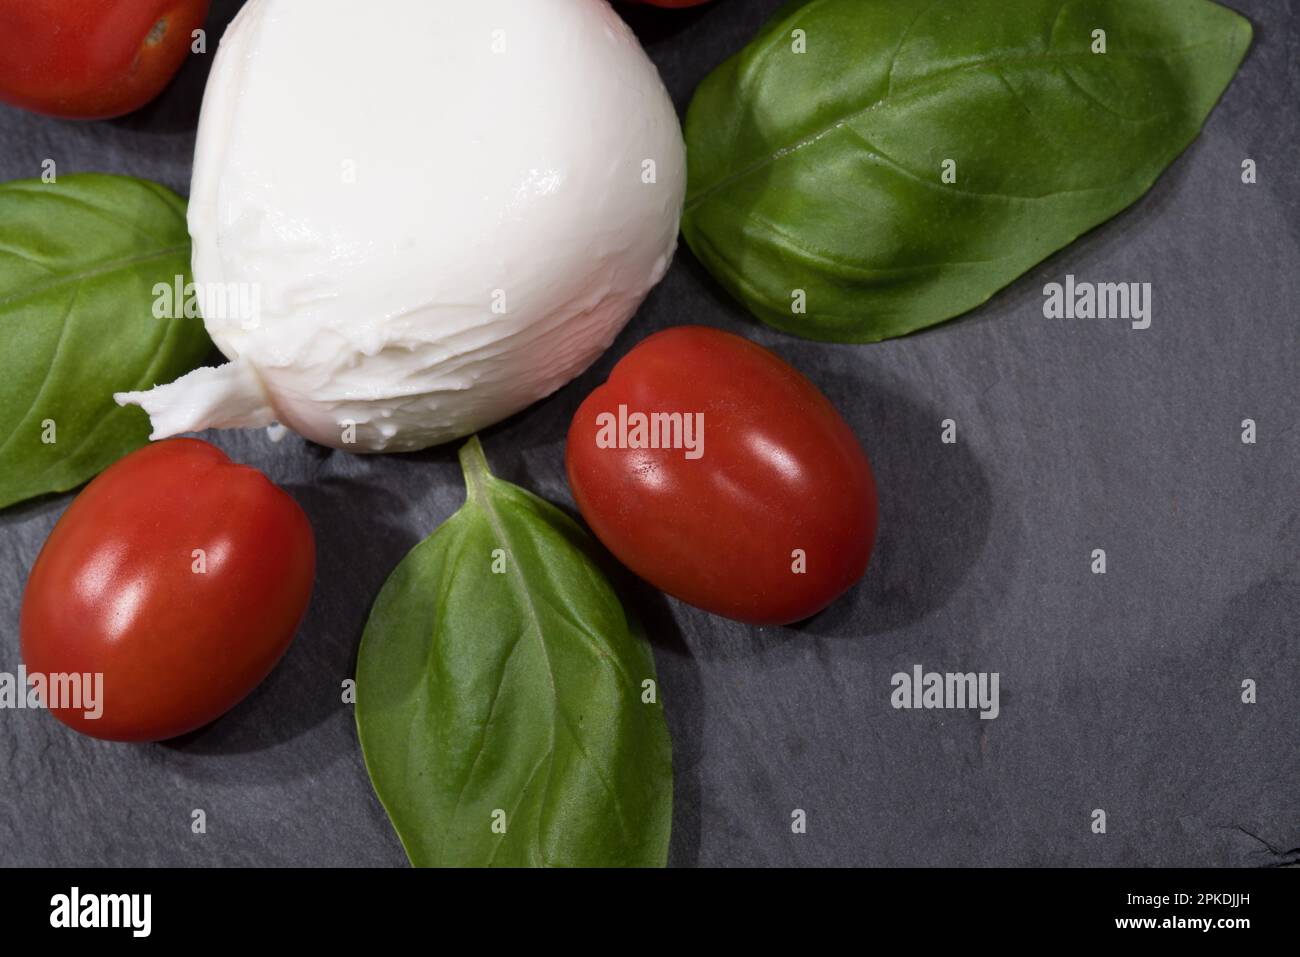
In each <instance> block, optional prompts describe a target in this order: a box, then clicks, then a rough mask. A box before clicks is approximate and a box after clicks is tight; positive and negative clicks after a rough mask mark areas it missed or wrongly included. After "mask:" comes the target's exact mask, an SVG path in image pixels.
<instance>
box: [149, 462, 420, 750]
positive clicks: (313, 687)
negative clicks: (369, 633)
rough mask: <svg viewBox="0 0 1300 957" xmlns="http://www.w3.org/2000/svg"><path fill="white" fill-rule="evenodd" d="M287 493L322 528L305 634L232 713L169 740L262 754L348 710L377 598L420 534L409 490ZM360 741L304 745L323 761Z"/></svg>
mask: <svg viewBox="0 0 1300 957" xmlns="http://www.w3.org/2000/svg"><path fill="white" fill-rule="evenodd" d="M286 491H288V492H289V494H290V495H292V496H293V497H294V499H296V500H297V502H298V503H299V504H300V505H301V506H302V507H303V510H304V511H305V512H306V513H307V516H308V518H310V519H311V523H312V528H313V530H314V531H315V533H316V561H317V565H316V584H315V587H314V589H313V591H312V597H311V604H310V605H309V607H308V609H307V615H306V617H305V618H304V619H303V623H302V627H301V628H299V629H298V634H297V637H295V639H294V642H293V644H292V645H291V646H290V648H289V651H288V653H287V654H286V655H285V656H284V659H283V660H281V662H280V663H279V664H278V665H277V666H276V667H275V669H274V670H273V671H272V672H271V674H270V676H269V677H268V678H267V679H266V681H264V682H263V683H262V684H261V685H259V686H258V687H257V689H256V690H255V691H254V692H253V693H252V694H251V695H249V696H248V697H247V698H246V699H245V700H244V701H243V702H241V703H240V704H239V705H238V706H236V707H235V709H234V710H232V711H231V712H229V713H228V714H226V715H225V716H223V717H221V718H219V719H218V720H217V721H215V722H213V723H212V724H210V725H208V726H207V727H205V728H201V729H200V730H198V731H195V732H192V733H191V734H188V735H184V736H182V737H180V738H176V739H173V740H172V741H169V742H167V743H166V746H167V747H170V748H175V749H177V750H181V751H185V752H188V753H192V754H239V753H245V752H250V751H260V750H263V749H265V748H270V747H273V746H275V745H278V744H281V743H283V742H285V741H288V740H290V739H292V738H296V737H298V736H299V735H301V734H303V733H305V732H306V731H308V730H310V729H311V728H313V727H315V726H316V725H318V724H320V723H321V722H323V721H325V720H326V719H328V718H330V717H331V716H333V715H335V714H338V713H340V712H344V711H346V713H347V714H348V715H349V718H350V716H351V714H352V709H351V706H350V705H345V704H344V703H343V701H342V693H343V687H342V683H343V681H344V680H345V679H347V678H352V677H354V676H355V674H356V659H357V651H358V649H359V647H360V643H361V635H362V633H363V632H364V630H365V625H366V620H367V618H368V617H369V615H370V608H371V605H372V604H373V603H374V600H375V598H376V597H377V596H378V594H379V590H380V589H381V588H382V587H383V584H384V582H385V581H386V580H387V579H388V576H389V574H390V573H391V572H392V570H393V569H394V568H396V567H397V565H398V563H399V562H400V561H401V560H402V558H403V557H405V555H406V553H407V552H409V551H410V550H411V549H412V548H413V547H415V544H416V542H417V541H418V539H417V537H416V536H415V534H414V533H413V532H412V531H411V529H410V528H408V527H406V525H405V524H404V523H403V522H402V519H401V513H402V511H403V510H404V505H403V502H402V500H401V497H400V496H399V495H397V494H395V493H393V492H391V491H389V490H387V489H385V488H382V487H380V486H377V485H368V484H365V483H362V482H358V481H355V480H352V479H342V478H329V479H323V480H320V481H317V482H315V483H314V484H310V485H291V486H287V487H286ZM349 748H355V735H351V736H342V737H341V738H339V739H337V740H336V742H335V744H334V746H333V750H331V751H329V752H328V753H320V752H319V751H318V749H316V748H310V749H301V750H300V751H299V752H297V753H299V754H302V755H309V756H310V757H311V760H312V762H313V763H314V764H316V765H322V766H323V765H325V764H328V763H330V762H332V761H333V760H334V759H335V758H337V757H340V756H342V755H344V754H345V753H346V752H347V750H348V749H349Z"/></svg>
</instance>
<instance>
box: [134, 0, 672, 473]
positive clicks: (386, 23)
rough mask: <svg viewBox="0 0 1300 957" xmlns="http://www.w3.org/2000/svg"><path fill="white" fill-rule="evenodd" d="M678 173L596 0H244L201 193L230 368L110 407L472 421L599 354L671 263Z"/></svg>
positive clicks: (645, 82) (214, 327) (653, 88)
mask: <svg viewBox="0 0 1300 957" xmlns="http://www.w3.org/2000/svg"><path fill="white" fill-rule="evenodd" d="M685 178H686V171H685V147H684V145H683V143H682V135H681V128H680V125H679V123H678V120H677V116H676V113H675V111H674V109H673V105H672V103H671V101H670V100H669V97H668V94H667V92H666V91H665V89H664V87H663V84H662V82H661V81H660V79H659V75H658V73H657V72H656V70H655V67H654V65H653V64H652V63H651V62H650V60H649V59H648V58H647V57H646V55H645V53H644V51H643V50H642V49H641V47H640V45H639V44H638V42H637V40H636V38H635V37H634V36H633V34H632V33H631V31H630V30H629V29H628V28H627V27H626V26H625V25H624V23H623V22H622V20H620V19H619V17H618V16H617V14H615V13H614V12H613V11H612V9H611V8H610V6H609V5H608V3H606V2H605V0H473V2H461V3H451V2H430V0H383V2H372V3H357V2H356V0H249V2H248V3H247V4H246V5H245V6H244V8H243V9H242V11H241V12H240V14H239V15H238V17H237V18H236V19H235V21H234V22H233V23H232V24H231V26H230V29H229V30H228V31H227V33H226V35H225V37H224V38H223V39H222V42H221V47H220V50H219V52H218V54H217V57H216V61H215V63H214V64H213V70H212V75H211V77H210V79H209V81H208V87H207V90H206V93H205V95H204V101H203V110H202V115H201V118H200V123H199V133H198V143H197V148H196V156H195V163H194V178H193V183H192V190H191V194H192V195H191V198H190V207H189V227H190V234H191V236H192V238H193V241H194V261H193V265H194V278H195V283H196V286H197V291H198V294H199V296H200V301H201V302H202V303H203V305H204V322H205V324H206V326H207V329H208V331H209V333H210V334H211V336H212V338H213V340H214V341H215V342H216V344H217V346H218V347H219V348H220V349H221V351H222V352H223V353H225V355H226V356H227V357H228V358H229V359H230V360H231V361H230V362H229V363H228V364H225V365H222V366H219V367H217V368H215V369H200V370H198V371H196V372H193V373H191V374H190V375H188V376H185V377H183V378H181V379H179V380H177V381H176V382H174V383H172V384H170V385H166V386H161V387H159V388H155V389H152V390H150V391H148V392H142V393H140V392H133V393H123V394H120V395H119V396H117V399H118V401H119V402H120V403H122V404H128V403H134V404H138V405H141V406H143V407H144V408H145V410H146V411H147V412H149V414H150V417H151V419H152V422H153V426H154V432H153V437H154V438H163V437H166V436H169V435H175V434H178V433H181V432H191V431H198V430H201V429H205V428H214V427H215V428H223V427H250V426H259V425H267V424H270V423H272V422H278V423H282V424H283V425H287V426H288V427H290V428H292V429H293V430H295V431H297V432H299V433H301V434H302V435H304V436H306V437H307V438H309V439H312V440H314V441H316V442H320V443H322V444H325V445H330V446H334V447H337V448H346V449H350V450H352V451H407V450H413V449H419V448H424V447H426V446H430V445H435V444H437V443H440V442H446V441H449V440H451V439H455V438H458V437H461V436H464V435H468V434H470V433H472V432H475V431H477V430H478V429H481V428H483V427H485V426H487V425H490V424H492V423H493V422H496V421H498V420H500V419H502V418H505V417H506V416H508V415H511V414H512V413H514V412H517V411H519V410H520V409H522V408H524V407H525V406H527V405H529V404H531V403H533V402H535V401H537V400H538V399H540V398H542V397H544V396H546V395H548V394H550V393H551V392H553V391H554V390H555V389H557V388H559V387H560V386H562V385H564V384H565V383H566V382H568V381H569V380H571V379H572V378H573V377H574V376H576V375H578V374H579V373H580V372H582V371H583V370H584V369H585V368H586V367H587V366H588V365H590V364H591V363H592V362H593V361H594V360H595V359H596V358H597V357H598V356H599V355H600V354H601V353H602V352H603V351H604V350H605V349H607V348H608V347H609V345H610V344H611V343H612V341H613V340H614V337H615V336H616V335H617V334H618V332H619V331H620V330H621V329H622V328H623V326H624V325H625V324H626V322H627V321H628V319H629V318H630V317H631V315H632V313H633V312H634V311H635V310H636V308H637V307H638V306H639V304H640V303H641V301H642V300H643V299H644V297H645V295H646V293H647V292H648V291H649V290H650V289H651V287H653V286H654V285H655V284H656V283H657V282H658V281H659V280H660V279H661V278H662V277H663V275H664V273H665V271H666V270H667V268H668V264H669V261H670V259H671V257H672V254H673V251H674V249H675V248H676V243H677V231H678V225H679V218H680V213H681V206H682V199H683V195H684V191H685Z"/></svg>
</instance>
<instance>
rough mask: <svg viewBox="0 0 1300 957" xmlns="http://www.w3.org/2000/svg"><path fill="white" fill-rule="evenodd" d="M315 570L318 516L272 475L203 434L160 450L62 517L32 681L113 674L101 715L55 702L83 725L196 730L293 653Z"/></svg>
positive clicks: (141, 731)
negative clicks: (235, 458)
mask: <svg viewBox="0 0 1300 957" xmlns="http://www.w3.org/2000/svg"><path fill="white" fill-rule="evenodd" d="M315 569H316V546H315V540H314V538H313V536H312V531H311V525H310V524H309V523H308V521H307V516H306V515H305V514H304V513H303V510H302V509H301V508H300V507H299V506H298V504H297V503H296V502H295V501H294V500H293V499H292V498H290V497H289V496H288V495H287V494H286V493H285V492H283V491H282V490H281V489H279V488H277V487H276V486H275V485H273V484H271V482H270V481H269V480H268V479H267V478H266V476H264V475H263V474H262V473H261V472H259V471H257V470H256V469H252V468H247V467H245V466H242V465H236V464H235V463H233V462H231V461H230V459H228V458H227V457H226V455H225V453H223V452H222V451H221V450H220V449H217V448H215V447H214V446H211V445H209V444H208V443H206V442H200V441H198V440H196V439H171V440H168V441H166V442H159V443H156V444H154V445H148V446H145V447H144V448H142V449H140V450H139V451H137V452H133V453H132V454H130V455H128V456H127V457H126V458H124V459H122V460H120V461H119V462H117V463H116V464H114V465H112V466H110V467H109V468H108V469H106V470H105V471H104V472H103V473H102V474H100V476H99V477H98V478H96V479H95V480H94V481H93V482H91V483H90V484H89V485H88V486H86V488H85V490H84V491H82V493H81V494H80V495H78V496H77V498H76V500H74V501H73V503H72V505H71V506H69V508H68V510H67V511H66V512H64V514H63V517H62V518H60V519H59V521H58V524H56V525H55V526H54V531H53V532H51V533H50V537H49V539H48V540H47V541H46V543H45V547H44V548H43V549H42V550H41V553H40V555H39V556H38V557H37V559H36V564H35V565H34V566H33V567H32V573H31V576H30V577H29V578H28V579H27V590H26V592H25V593H24V594H23V607H22V615H21V619H20V623H19V632H20V635H21V640H22V653H23V662H24V663H25V665H26V666H27V670H28V674H29V676H30V675H31V674H33V673H41V674H45V675H70V674H78V675H94V674H96V673H101V674H102V675H103V678H102V700H101V704H102V714H101V715H100V716H99V717H98V718H90V717H87V716H86V710H87V709H86V708H84V707H81V708H78V707H69V706H67V705H68V704H69V701H68V700H67V699H60V700H58V701H46V702H45V704H47V706H50V710H51V711H52V712H53V714H54V715H55V717H57V718H58V719H59V720H60V721H62V722H63V723H64V724H66V725H68V726H69V727H72V728H74V729H76V730H77V731H80V732H82V733H83V734H88V735H90V736H92V737H96V738H107V739H110V740H114V741H157V740H162V739H164V738H170V737H174V736H176V735H178V734H184V733H185V732H187V731H192V730H194V729H195V728H198V727H201V726H203V725H204V724H207V723H208V722H209V721H212V720H213V719H214V718H216V717H218V716H219V715H221V714H223V713H224V712H226V711H228V710H229V709H230V708H232V707H234V705H235V704H236V703H238V702H239V701H240V700H241V699H242V698H243V697H244V696H245V695H247V694H248V693H249V692H250V691H252V690H253V688H254V687H256V686H257V684H258V683H259V682H260V681H261V680H262V679H263V678H265V677H266V676H267V674H268V673H269V672H270V671H271V668H272V667H274V665H275V663H276V662H277V661H279V660H280V657H281V656H282V655H283V654H284V653H285V651H286V650H287V649H288V647H289V644H290V642H291V641H292V639H293V635H294V632H295V631H296V630H297V628H298V625H299V623H300V622H301V620H302V616H303V613H304V612H305V610H306V608H307V599H308V597H309V596H310V594H311V586H312V578H313V577H314V575H315ZM92 680H93V679H92ZM83 694H84V690H83ZM81 703H82V704H83V705H84V703H85V702H84V700H83V701H82V702H81ZM55 705H58V707H55Z"/></svg>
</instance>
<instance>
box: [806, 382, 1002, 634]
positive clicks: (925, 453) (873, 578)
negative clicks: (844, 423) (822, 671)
mask: <svg viewBox="0 0 1300 957" xmlns="http://www.w3.org/2000/svg"><path fill="white" fill-rule="evenodd" d="M820 378H821V383H820V384H821V385H822V386H823V387H824V389H825V391H826V393H827V395H829V396H831V397H832V400H833V401H834V402H835V404H836V405H837V406H838V407H839V408H840V410H841V412H842V413H843V414H844V417H845V418H846V419H847V420H848V422H849V425H850V426H852V428H853V431H854V432H855V433H856V434H857V435H858V436H859V437H860V438H861V439H862V440H863V445H864V447H865V448H866V451H867V455H868V456H869V458H870V459H871V467H872V470H873V471H874V472H875V476H876V488H877V494H878V496H879V502H880V526H879V529H878V531H877V533H876V546H875V549H874V550H873V551H872V553H871V564H870V565H869V566H868V567H867V573H866V575H864V576H863V578H862V580H861V581H860V582H859V583H858V584H857V585H855V586H854V587H853V588H852V589H850V590H849V591H848V593H846V594H845V595H844V596H843V597H841V598H840V599H838V600H837V601H836V602H834V603H833V604H832V605H831V606H830V607H829V608H827V609H826V610H825V611H823V612H821V613H820V614H818V615H815V616H814V617H812V618H810V619H808V620H807V621H805V622H801V623H799V624H797V625H795V626H794V628H795V629H796V630H799V631H804V632H808V633H810V634H814V635H818V636H822V637H844V638H861V637H864V636H866V635H874V634H880V633H882V632H887V631H892V630H894V629H896V628H901V627H903V626H905V625H909V624H911V623H912V622H915V621H917V620H919V619H920V618H923V617H924V616H926V615H928V614H930V613H931V612H933V611H934V610H936V609H937V608H939V607H941V606H942V605H943V604H944V602H945V601H946V600H947V598H948V596H949V595H951V594H952V593H953V591H954V590H955V589H956V588H957V586H958V585H959V584H960V583H961V581H962V579H963V578H965V576H966V573H967V572H968V571H969V570H970V568H971V567H972V566H973V565H974V564H975V561H976V559H977V558H978V557H979V554H980V551H981V550H982V548H983V546H984V543H985V541H986V540H987V538H988V534H989V528H990V522H991V516H992V508H993V500H992V493H991V491H990V488H989V483H988V479H987V478H986V477H985V475H984V472H983V469H982V468H981V467H980V465H979V462H978V461H977V460H976V458H975V456H974V455H973V454H972V453H971V451H970V446H969V445H968V444H966V443H963V442H958V443H956V444H955V445H944V444H943V443H942V442H941V441H940V423H941V422H942V421H943V416H942V415H941V414H940V413H939V411H938V410H936V409H934V408H932V407H930V406H929V405H926V404H924V403H922V402H920V401H919V400H917V399H916V398H914V397H912V396H909V395H904V394H902V393H901V392H898V391H896V389H895V388H894V387H892V386H885V385H883V384H882V383H881V382H880V381H879V380H878V379H874V378H870V377H868V378H863V379H859V380H852V379H849V378H848V377H838V376H837V377H834V378H832V379H831V380H829V381H827V378H826V377H825V376H822V377H820Z"/></svg>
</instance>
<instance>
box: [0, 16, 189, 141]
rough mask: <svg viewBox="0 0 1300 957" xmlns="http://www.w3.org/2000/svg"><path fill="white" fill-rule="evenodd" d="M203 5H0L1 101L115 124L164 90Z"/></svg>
mask: <svg viewBox="0 0 1300 957" xmlns="http://www.w3.org/2000/svg"><path fill="white" fill-rule="evenodd" d="M207 15H208V0H0V100H4V101H5V102H6V103H13V104H14V105H15V106H22V107H26V108H27V109H29V110H35V111H36V112H38V113H48V114H49V115H51V116H62V117H65V118H67V119H83V120H84V119H102V118H104V117H109V116H121V115H122V114H123V113H130V112H131V111H132V110H135V109H139V108H140V107H142V106H144V105H145V104H146V103H148V102H149V101H150V100H152V99H153V98H154V97H155V96H157V95H158V94H159V93H160V92H161V91H162V88H163V87H165V86H166V85H167V84H168V82H170V80H171V78H172V77H173V76H175V75H176V71H177V70H179V69H180V67H181V63H183V62H184V60H185V57H186V56H187V55H188V54H189V52H190V44H191V43H192V42H193V37H192V33H193V31H194V30H197V29H198V28H199V27H201V26H203V21H204V20H205V19H206V18H207Z"/></svg>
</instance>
